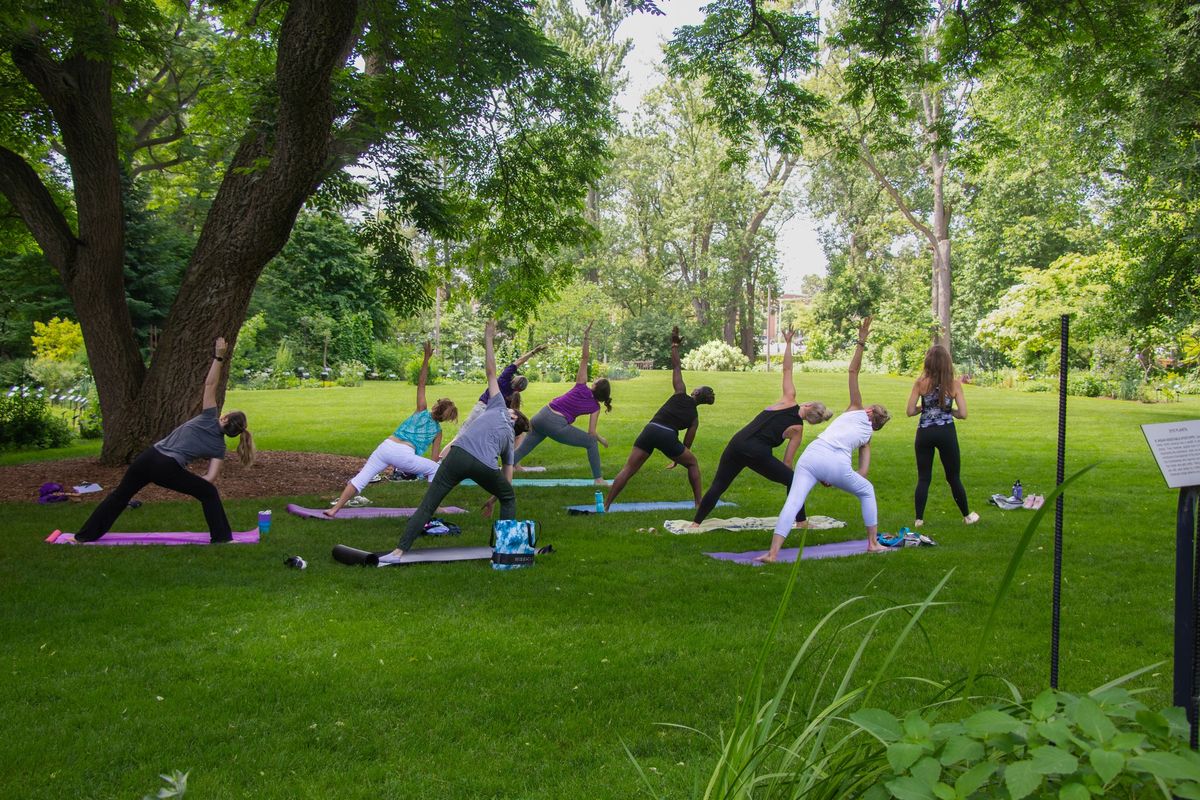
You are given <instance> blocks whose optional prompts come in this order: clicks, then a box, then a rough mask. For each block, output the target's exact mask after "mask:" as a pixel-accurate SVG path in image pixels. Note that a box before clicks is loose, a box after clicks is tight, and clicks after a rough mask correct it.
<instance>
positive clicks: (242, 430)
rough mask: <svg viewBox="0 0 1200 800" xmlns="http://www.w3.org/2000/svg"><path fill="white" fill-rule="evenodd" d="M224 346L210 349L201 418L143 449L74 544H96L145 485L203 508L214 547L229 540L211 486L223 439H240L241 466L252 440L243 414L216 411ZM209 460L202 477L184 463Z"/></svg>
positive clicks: (249, 459) (249, 458) (248, 459)
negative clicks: (186, 497)
mask: <svg viewBox="0 0 1200 800" xmlns="http://www.w3.org/2000/svg"><path fill="white" fill-rule="evenodd" d="M226 349H227V348H226V345H225V340H224V339H220V338H218V339H217V341H216V342H215V344H214V345H213V358H212V363H211V364H210V365H209V368H208V375H207V376H206V377H205V379H204V395H203V398H202V402H201V404H200V408H201V411H200V414H199V416H195V417H192V418H191V419H189V420H188V421H187V422H185V423H183V424H182V425H180V426H179V427H178V428H176V429H175V430H173V431H171V432H170V433H169V434H167V436H166V438H164V439H162V440H160V441H158V442H155V443H154V444H153V445H152V446H150V447H147V448H146V449H145V450H143V451H142V452H141V453H139V454H138V456H137V458H135V459H133V462H132V463H131V464H130V465H129V469H128V470H126V471H125V476H124V477H123V478H121V483H120V484H118V485H117V488H115V489H113V490H112V491H111V492H110V493H109V495H108V497H106V498H104V500H103V502H101V503H100V505H98V506H97V507H96V510H95V511H93V512H92V515H91V516H90V517H88V520H87V522H85V523H83V527H82V528H80V529H79V532H78V533H76V534H75V541H77V542H94V541H96V540H97V539H99V538H100V537H101V536H103V535H104V534H106V533H108V531H109V529H111V528H112V525H113V523H114V522H116V521H117V517H119V516H120V515H121V512H122V511H124V510H125V508H126V507H127V506H128V505H129V501H130V500H132V499H133V496H134V495H135V494H137V493H138V492H139V491H140V490H141V489H142V487H144V486H145V485H146V484H148V483H153V484H157V485H158V486H163V487H166V488H167V489H173V490H175V491H176V492H182V493H183V494H187V495H191V496H192V497H194V498H196V499H197V500H199V501H200V504H201V505H202V506H203V507H204V519H205V521H206V522H207V523H208V532H209V535H210V536H211V538H212V542H213V544H219V543H221V542H228V541H231V540H232V539H233V533H232V531H230V529H229V519H228V518H227V517H226V516H225V507H224V506H222V505H221V495H220V493H219V492H218V491H217V487H216V486H215V485H214V484H215V482H216V480H217V475H219V474H220V472H221V465H222V464H223V463H224V459H225V437H226V436H228V437H230V438H233V437H238V446H237V452H238V456H239V457H240V458H241V461H242V464H244V465H245V466H250V465H251V464H253V463H254V437H252V436H251V435H250V431H249V430H247V429H246V415H245V414H243V413H242V412H241V411H230V412H228V413H226V414H221V413H220V409H219V408H217V383H218V382H219V381H220V379H221V364H222V362H224V361H225V352H226ZM198 458H207V459H208V460H209V461H208V472H206V473H205V474H204V476H203V477H201V476H200V475H197V474H195V473H193V472H189V471H188V469H187V465H188V462H190V461H195V460H196V459H198Z"/></svg>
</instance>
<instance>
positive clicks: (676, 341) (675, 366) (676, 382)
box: [671, 325, 687, 447]
mask: <svg viewBox="0 0 1200 800" xmlns="http://www.w3.org/2000/svg"><path fill="white" fill-rule="evenodd" d="M682 345H683V340H682V339H680V338H679V326H678V325H676V326H675V327H674V328H671V385H672V386H674V387H675V394H686V393H687V386H685V385H684V383H683V372H682V371H681V369H680V366H679V348H680V347H681V346H682ZM684 447H687V445H684Z"/></svg>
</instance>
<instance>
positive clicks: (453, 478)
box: [396, 447, 517, 551]
mask: <svg viewBox="0 0 1200 800" xmlns="http://www.w3.org/2000/svg"><path fill="white" fill-rule="evenodd" d="M467 478H471V479H472V480H474V481H475V483H476V484H478V486H479V488H481V489H484V490H486V491H488V492H491V493H492V494H493V495H495V496H496V499H497V500H499V501H500V516H499V519H516V518H517V494H516V492H514V491H513V487H512V484H511V483H509V482H508V480H507V479H505V477H504V473H503V472H501V471H500V470H498V469H496V468H495V467H491V466H488V465H487V464H484V463H483V462H482V461H480V460H479V459H478V458H476V457H475V456H473V455H471V454H470V453H468V452H467V451H466V450H464V449H462V448H461V447H451V448H450V449H449V450H447V451H446V455H445V457H444V458H442V463H441V464H439V465H438V470H437V472H436V473H434V475H433V480H432V481H431V482H430V484H429V488H428V489H426V490H425V496H424V497H422V498H421V504H420V505H419V506H417V510H416V512H415V513H413V515H412V516H411V517H409V518H408V523H407V524H406V525H405V526H404V533H403V535H401V536H400V543H399V544H398V545H396V546H397V548H399V549H400V550H404V551H407V550H408V549H409V548H410V547H412V544H413V542H415V541H416V540H417V537H418V536H420V535H421V534H423V533H424V532H425V523H426V522H429V520H431V519H433V515H434V514H435V513H436V512H437V508H438V506H440V505H441V504H442V501H443V500H445V499H446V495H448V494H450V490H451V489H453V488H454V487H455V486H458V485H459V484H460V483H462V482H463V481H465V480H466V479H467Z"/></svg>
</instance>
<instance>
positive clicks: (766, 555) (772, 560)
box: [754, 553, 778, 564]
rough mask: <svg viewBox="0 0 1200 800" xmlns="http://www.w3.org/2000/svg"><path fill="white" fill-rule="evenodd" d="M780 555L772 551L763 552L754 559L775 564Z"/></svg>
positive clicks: (762, 562)
mask: <svg viewBox="0 0 1200 800" xmlns="http://www.w3.org/2000/svg"><path fill="white" fill-rule="evenodd" d="M776 558H778V556H773V555H771V554H770V553H763V554H762V555H761V556H755V557H754V560H755V561H757V562H759V563H761V564H774V563H775V559H776Z"/></svg>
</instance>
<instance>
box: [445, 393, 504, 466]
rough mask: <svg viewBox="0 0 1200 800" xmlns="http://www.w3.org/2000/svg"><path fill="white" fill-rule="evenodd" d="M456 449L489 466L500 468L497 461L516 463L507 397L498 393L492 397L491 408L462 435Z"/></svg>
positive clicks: (464, 430) (458, 438) (463, 431)
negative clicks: (514, 461)
mask: <svg viewBox="0 0 1200 800" xmlns="http://www.w3.org/2000/svg"><path fill="white" fill-rule="evenodd" d="M454 446H455V447H461V448H462V449H463V450H466V451H467V452H468V453H470V454H471V455H473V456H475V458H477V459H479V460H480V461H482V462H483V463H484V464H487V465H488V466H489V467H495V468H496V469H499V467H498V466H496V459H500V460H501V461H502V462H503V463H505V464H511V463H513V426H512V418H511V417H509V415H508V406H507V405H506V404H505V402H504V395H502V394H494V395H492V396H491V397H489V398H488V403H487V408H486V409H485V410H484V412H483V413H482V414H480V415H479V416H478V417H476V418H475V419H474V420H472V422H471V424H470V425H468V426H466V427H465V428H462V429H461V430H460V431H459V432H458V437H457V438H456V439H455V440H454Z"/></svg>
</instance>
